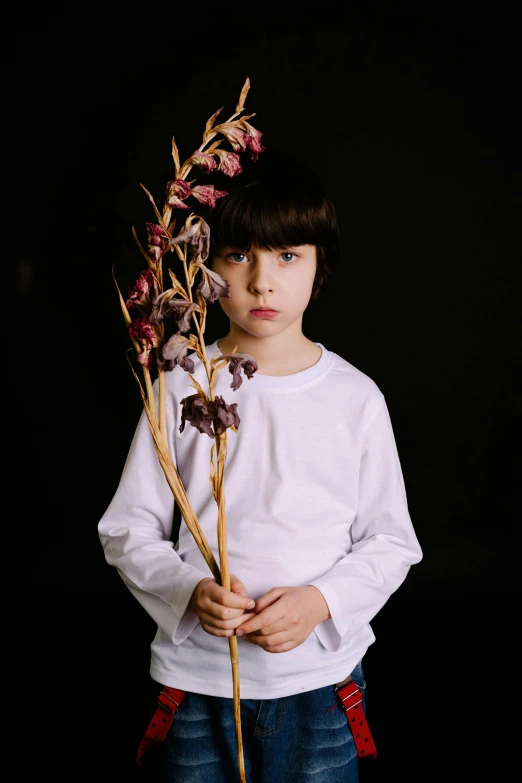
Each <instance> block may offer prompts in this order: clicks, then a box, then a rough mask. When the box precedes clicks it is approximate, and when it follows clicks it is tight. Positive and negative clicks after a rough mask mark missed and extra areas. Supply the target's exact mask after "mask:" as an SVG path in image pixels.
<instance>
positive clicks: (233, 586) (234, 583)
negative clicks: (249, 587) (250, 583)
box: [230, 574, 248, 595]
mask: <svg viewBox="0 0 522 783" xmlns="http://www.w3.org/2000/svg"><path fill="white" fill-rule="evenodd" d="M230 590H231V592H232V593H237V594H238V595H248V593H247V591H246V587H245V585H244V584H243V582H242V581H241V579H238V577H237V576H236V575H235V574H230Z"/></svg>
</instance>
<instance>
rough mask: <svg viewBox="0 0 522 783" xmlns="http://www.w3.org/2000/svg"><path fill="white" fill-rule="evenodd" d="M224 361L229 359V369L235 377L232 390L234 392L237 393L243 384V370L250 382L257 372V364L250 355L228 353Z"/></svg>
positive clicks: (224, 356)
mask: <svg viewBox="0 0 522 783" xmlns="http://www.w3.org/2000/svg"><path fill="white" fill-rule="evenodd" d="M223 359H228V361H229V365H228V369H229V372H230V373H232V375H233V379H232V383H231V384H230V388H231V389H232V390H233V391H237V390H238V389H239V387H240V386H241V384H242V383H243V379H242V377H241V370H243V372H244V373H245V375H246V376H247V378H248V379H249V380H250V378H252V377H253V375H254V373H255V372H256V370H257V362H256V360H255V359H254V357H253V356H251V355H250V354H249V353H227V354H224V355H223Z"/></svg>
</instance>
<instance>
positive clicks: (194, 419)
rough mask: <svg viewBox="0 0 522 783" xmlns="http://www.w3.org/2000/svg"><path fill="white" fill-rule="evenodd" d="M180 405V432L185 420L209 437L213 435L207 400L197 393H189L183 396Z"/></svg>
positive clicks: (183, 427)
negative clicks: (187, 395)
mask: <svg viewBox="0 0 522 783" xmlns="http://www.w3.org/2000/svg"><path fill="white" fill-rule="evenodd" d="M180 405H182V406H183V408H182V410H181V424H180V427H179V431H180V432H183V430H184V429H185V422H186V421H188V422H189V423H190V424H191V425H192V426H193V427H195V428H196V429H197V430H199V431H200V432H203V433H205V435H208V436H209V437H210V438H213V437H214V433H213V432H212V415H211V413H210V412H209V410H208V408H207V400H204V399H203V398H202V397H201V396H200V395H199V394H191V395H190V396H189V397H184V398H183V399H182V400H181V402H180Z"/></svg>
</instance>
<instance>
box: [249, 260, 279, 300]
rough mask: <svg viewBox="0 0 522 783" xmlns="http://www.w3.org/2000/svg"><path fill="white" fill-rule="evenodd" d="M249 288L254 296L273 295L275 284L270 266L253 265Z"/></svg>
mask: <svg viewBox="0 0 522 783" xmlns="http://www.w3.org/2000/svg"><path fill="white" fill-rule="evenodd" d="M248 287H249V289H250V292H251V293H253V294H269V293H273V290H274V283H273V280H272V279H271V278H270V271H269V264H260V263H255V264H253V265H252V269H251V273H250V280H249V284H248Z"/></svg>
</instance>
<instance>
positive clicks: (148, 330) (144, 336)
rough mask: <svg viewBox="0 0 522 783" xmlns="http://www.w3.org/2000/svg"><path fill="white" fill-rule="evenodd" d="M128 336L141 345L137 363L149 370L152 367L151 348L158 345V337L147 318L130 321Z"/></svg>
mask: <svg viewBox="0 0 522 783" xmlns="http://www.w3.org/2000/svg"><path fill="white" fill-rule="evenodd" d="M128 329H129V334H130V336H131V337H133V338H134V339H135V340H137V341H138V342H139V343H140V345H141V349H142V350H141V352H140V353H138V356H137V359H138V362H139V363H140V364H141V365H143V367H146V368H147V369H148V370H150V368H151V366H152V354H151V351H152V349H153V348H157V347H158V345H159V337H158V335H157V334H156V332H155V331H154V329H153V328H152V326H151V324H150V321H149V320H148V318H136V319H134V321H131V322H130V324H129V326H128Z"/></svg>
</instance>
